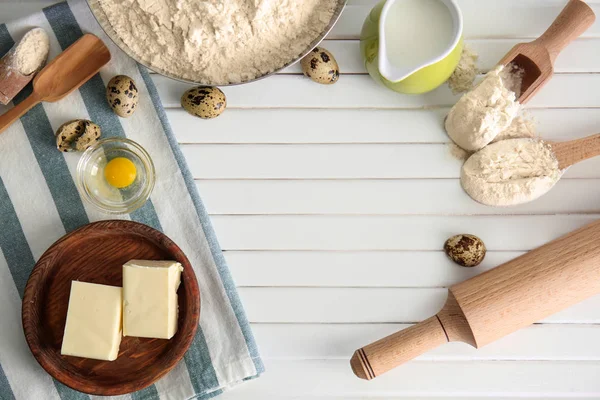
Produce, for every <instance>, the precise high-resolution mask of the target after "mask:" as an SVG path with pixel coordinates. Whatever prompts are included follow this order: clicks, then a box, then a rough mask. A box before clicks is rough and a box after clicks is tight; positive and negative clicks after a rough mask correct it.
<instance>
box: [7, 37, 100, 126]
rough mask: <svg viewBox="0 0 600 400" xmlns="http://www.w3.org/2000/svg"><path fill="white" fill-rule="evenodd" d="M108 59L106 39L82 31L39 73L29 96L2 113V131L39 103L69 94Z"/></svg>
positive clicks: (53, 100) (52, 100)
mask: <svg viewBox="0 0 600 400" xmlns="http://www.w3.org/2000/svg"><path fill="white" fill-rule="evenodd" d="M109 61H110V52H109V50H108V48H107V47H106V46H105V45H104V43H103V42H102V41H101V40H100V39H98V37H96V36H94V35H92V34H89V33H88V34H85V35H83V36H82V37H81V38H80V39H79V40H78V41H76V42H75V43H73V44H72V45H71V46H69V47H68V48H67V49H66V50H65V51H63V52H62V53H61V54H60V55H58V57H56V58H55V59H54V60H52V61H51V62H50V63H49V64H48V65H46V67H45V68H44V69H42V70H41V71H40V72H39V73H38V74H37V76H36V77H35V79H34V80H33V93H31V94H30V95H29V97H27V98H26V99H25V100H23V101H22V102H21V103H19V104H17V105H16V106H14V107H13V108H11V109H10V110H8V111H7V112H6V113H4V114H3V115H0V133H2V132H4V130H6V128H8V127H9V126H10V125H11V124H12V123H13V122H15V121H16V120H17V119H19V118H21V117H22V116H23V115H24V114H25V113H26V112H27V111H29V110H30V109H31V108H33V107H34V106H35V105H37V104H38V103H40V102H42V101H48V102H55V101H58V100H60V99H62V98H63V97H65V96H67V95H68V94H69V93H71V92H72V91H74V90H75V89H77V88H79V87H80V86H81V85H83V84H84V83H85V82H87V81H88V80H89V79H90V78H91V77H92V76H94V75H95V74H96V73H97V72H98V71H99V70H100V68H101V67H102V66H103V65H105V64H106V63H107V62H109Z"/></svg>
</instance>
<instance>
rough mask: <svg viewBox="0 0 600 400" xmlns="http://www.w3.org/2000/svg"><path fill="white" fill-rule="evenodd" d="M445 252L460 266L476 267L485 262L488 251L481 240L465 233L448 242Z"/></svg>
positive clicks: (453, 237)
mask: <svg viewBox="0 0 600 400" xmlns="http://www.w3.org/2000/svg"><path fill="white" fill-rule="evenodd" d="M444 252H445V253H446V254H447V255H448V257H450V259H451V260H452V261H454V262H455V263H457V264H458V265H462V266H463V267H475V266H477V265H479V264H481V262H482V261H483V259H484V257H485V252H486V249H485V244H483V241H482V240H481V239H479V238H478V237H477V236H475V235H469V234H466V233H465V234H460V235H455V236H452V237H451V238H450V239H448V240H446V243H444Z"/></svg>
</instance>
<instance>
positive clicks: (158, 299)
mask: <svg viewBox="0 0 600 400" xmlns="http://www.w3.org/2000/svg"><path fill="white" fill-rule="evenodd" d="M181 271H183V268H182V266H181V264H179V263H178V262H175V261H148V260H131V261H129V262H127V263H126V264H125V265H123V336H136V337H144V338H156V339H171V338H172V337H173V335H175V333H176V332H177V314H178V307H177V288H178V287H179V283H180V279H181Z"/></svg>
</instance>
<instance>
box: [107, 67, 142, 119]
mask: <svg viewBox="0 0 600 400" xmlns="http://www.w3.org/2000/svg"><path fill="white" fill-rule="evenodd" d="M106 100H108V104H109V105H110V108H112V110H113V111H114V112H115V114H117V115H118V116H119V117H123V118H127V117H130V116H131V115H133V113H134V112H135V110H136V108H137V106H138V101H139V96H138V89H137V86H136V85H135V82H134V80H133V79H131V78H130V77H128V76H126V75H117V76H115V77H114V78H112V79H111V80H110V81H109V82H108V85H106Z"/></svg>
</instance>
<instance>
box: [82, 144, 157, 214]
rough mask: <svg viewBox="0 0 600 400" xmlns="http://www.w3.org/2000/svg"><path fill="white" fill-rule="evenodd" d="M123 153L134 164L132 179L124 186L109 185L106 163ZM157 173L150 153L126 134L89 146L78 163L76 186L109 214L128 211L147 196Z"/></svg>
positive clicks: (138, 204) (144, 200)
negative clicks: (105, 171)
mask: <svg viewBox="0 0 600 400" xmlns="http://www.w3.org/2000/svg"><path fill="white" fill-rule="evenodd" d="M116 157H125V158H127V159H129V160H130V161H131V162H133V164H134V165H135V167H136V177H135V180H134V181H133V183H132V184H131V185H129V186H126V187H124V188H116V187H114V186H111V185H110V184H109V183H108V182H107V181H106V178H105V177H104V168H105V167H106V164H107V163H108V162H109V161H110V160H112V159H114V158H116ZM155 180H156V175H155V171H154V164H153V163H152V159H150V155H149V154H148V153H147V152H146V150H144V148H143V147H142V146H140V145H139V144H137V143H136V142H134V141H133V140H129V139H126V138H110V139H104V140H100V141H98V142H96V143H95V144H94V145H92V146H90V147H89V148H88V149H87V150H86V151H84V152H83V155H82V156H81V158H80V159H79V163H78V164H77V178H76V183H77V188H78V189H79V192H80V193H81V196H82V197H83V198H84V199H85V200H86V201H87V202H89V203H91V204H93V205H94V206H96V207H98V208H99V209H100V210H102V211H104V212H106V213H108V214H127V213H130V212H132V211H134V210H136V209H138V208H140V207H141V206H142V205H143V204H144V203H145V202H146V201H147V200H148V198H149V197H150V193H152V189H153V188H154V182H155Z"/></svg>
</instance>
